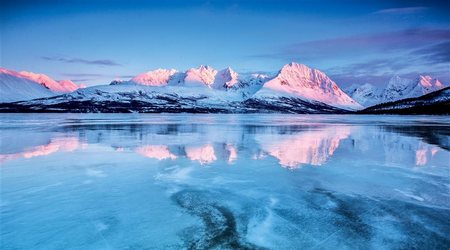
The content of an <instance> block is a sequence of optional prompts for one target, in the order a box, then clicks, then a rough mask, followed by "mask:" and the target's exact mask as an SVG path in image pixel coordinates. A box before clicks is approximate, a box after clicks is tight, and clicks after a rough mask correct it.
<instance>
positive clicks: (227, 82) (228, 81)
mask: <svg viewBox="0 0 450 250" xmlns="http://www.w3.org/2000/svg"><path fill="white" fill-rule="evenodd" d="M238 76H239V75H238V73H236V71H234V70H232V69H231V68H230V67H228V68H226V69H223V70H221V71H218V72H217V74H216V76H215V78H214V84H213V87H214V88H216V89H224V88H225V89H230V88H232V87H233V86H234V85H236V84H237V83H238V82H239V80H238Z"/></svg>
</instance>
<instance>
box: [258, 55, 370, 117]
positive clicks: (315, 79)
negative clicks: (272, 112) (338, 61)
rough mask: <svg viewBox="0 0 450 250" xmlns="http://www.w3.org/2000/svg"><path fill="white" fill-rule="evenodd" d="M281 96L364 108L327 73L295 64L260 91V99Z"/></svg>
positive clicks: (281, 71) (285, 67) (287, 66)
mask: <svg viewBox="0 0 450 250" xmlns="http://www.w3.org/2000/svg"><path fill="white" fill-rule="evenodd" d="M279 94H284V95H288V96H292V97H298V98H301V99H304V100H316V101H320V102H323V103H325V104H328V105H331V106H337V107H341V108H350V109H361V108H362V106H361V105H360V104H358V103H357V102H355V101H354V100H353V99H352V98H351V97H349V96H348V95H347V94H345V93H344V91H342V90H341V89H340V88H339V86H338V85H337V84H336V83H335V82H334V81H333V80H331V79H330V78H329V77H328V76H327V75H326V74H325V73H323V72H322V71H320V70H317V69H312V68H309V67H308V66H306V65H304V64H299V63H295V62H292V63H289V64H286V65H285V66H283V68H282V69H281V70H280V71H279V72H278V74H277V75H276V76H275V78H273V79H271V80H269V81H267V82H266V83H265V84H264V86H263V88H262V89H261V90H260V91H259V96H260V97H263V96H266V97H270V96H273V95H275V96H276V95H279Z"/></svg>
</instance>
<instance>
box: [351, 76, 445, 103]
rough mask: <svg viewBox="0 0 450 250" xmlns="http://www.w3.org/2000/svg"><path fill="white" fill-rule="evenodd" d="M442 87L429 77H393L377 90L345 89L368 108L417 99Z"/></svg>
mask: <svg viewBox="0 0 450 250" xmlns="http://www.w3.org/2000/svg"><path fill="white" fill-rule="evenodd" d="M444 87H445V86H444V84H442V83H441V82H440V81H439V80H438V79H433V78H432V77H431V76H421V75H420V76H418V77H417V78H416V79H414V80H412V79H407V78H402V77H400V76H394V77H392V78H391V79H390V80H389V83H388V84H387V86H386V87H385V88H377V87H375V86H374V85H371V84H363V85H361V86H356V85H352V86H350V87H349V88H347V89H346V92H347V94H349V95H350V96H351V97H352V98H353V99H354V100H355V101H357V102H359V103H360V104H361V105H363V106H365V107H370V106H373V105H376V104H380V103H386V102H393V101H398V100H402V99H406V98H414V97H419V96H422V95H425V94H428V93H431V92H434V91H437V90H440V89H442V88H444Z"/></svg>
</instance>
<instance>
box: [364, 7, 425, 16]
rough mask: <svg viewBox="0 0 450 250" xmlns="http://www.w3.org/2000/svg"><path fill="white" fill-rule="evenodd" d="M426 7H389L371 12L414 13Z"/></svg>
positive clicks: (422, 10)
mask: <svg viewBox="0 0 450 250" xmlns="http://www.w3.org/2000/svg"><path fill="white" fill-rule="evenodd" d="M428 9H430V8H428V7H404V8H390V9H382V10H379V11H376V12H374V13H373V14H396V15H402V14H416V13H420V12H424V11H427V10H428Z"/></svg>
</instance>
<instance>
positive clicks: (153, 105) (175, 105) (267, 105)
mask: <svg viewBox="0 0 450 250" xmlns="http://www.w3.org/2000/svg"><path fill="white" fill-rule="evenodd" d="M3 71H4V72H6V73H5V74H6V75H7V76H4V78H6V77H15V78H18V79H21V80H22V81H27V83H28V84H33V85H31V86H35V87H36V86H38V87H40V90H39V91H41V92H39V91H38V90H36V91H37V92H36V93H35V94H30V93H28V95H26V94H23V95H16V97H14V98H11V96H14V95H15V93H14V91H15V90H14V89H15V88H16V85H14V84H11V81H10V80H9V81H8V84H7V83H6V80H3V81H2V82H1V84H2V90H3V89H5V90H4V91H2V92H3V93H6V94H5V95H2V97H3V96H6V97H7V98H3V99H2V100H0V102H11V101H19V100H23V102H18V103H15V104H14V105H9V106H8V105H2V110H3V111H4V112H6V111H7V110H11V112H14V110H16V111H18V110H20V111H21V112H30V111H33V112H34V111H42V112H43V111H45V112H235V113H245V112H285V113H342V112H350V111H355V110H360V109H362V106H361V105H360V104H363V105H364V106H371V105H374V104H378V103H381V102H386V101H391V100H398V99H402V98H410V97H416V96H419V95H422V94H423V93H429V92H430V91H434V90H436V89H440V88H442V87H443V86H444V85H443V84H442V83H441V82H439V81H438V80H436V79H432V78H431V77H429V76H420V77H418V78H417V80H414V81H411V80H408V79H403V78H400V77H394V78H392V79H391V81H390V82H389V84H388V85H387V87H386V88H385V89H381V88H377V87H375V86H373V85H371V84H364V85H362V86H355V85H353V86H351V87H350V88H347V89H346V92H347V93H348V95H347V94H346V93H345V92H344V91H343V90H341V89H340V88H339V86H338V85H337V84H336V83H335V82H334V81H333V80H331V79H330V78H329V77H328V76H327V75H326V74H325V73H323V72H321V71H319V70H317V69H312V68H309V67H308V66H306V65H303V64H298V63H290V64H287V65H285V66H284V67H283V68H282V69H281V70H280V71H279V72H278V73H277V74H275V75H273V76H268V75H264V74H242V75H240V74H238V73H237V72H235V71H234V70H233V69H231V68H229V67H228V68H225V69H223V70H216V69H214V68H212V67H210V66H203V65H202V66H200V67H198V68H191V69H188V70H187V71H185V72H180V71H177V70H175V69H156V70H152V71H148V72H145V73H142V74H139V75H137V76H136V77H133V78H132V79H130V80H129V81H113V82H111V84H109V85H98V86H92V87H89V88H85V89H78V88H79V86H76V85H75V84H74V83H73V82H71V81H59V82H57V81H54V80H53V79H51V78H49V77H48V76H46V75H42V74H34V73H29V72H25V73H17V72H13V73H9V71H7V70H3ZM7 73H8V74H7ZM30 79H31V80H30ZM22 85H24V86H25V84H24V83H22ZM22 85H19V84H17V86H22ZM38 87H36V88H38ZM75 88H76V90H75ZM8 89H9V90H8ZM52 90H53V91H52ZM57 90H59V91H62V90H64V91H66V92H68V91H72V90H75V91H73V92H70V93H67V94H63V95H59V96H54V95H56V91H57ZM7 91H9V92H7ZM16 92H17V91H16ZM3 93H2V94H3ZM349 95H350V96H352V97H353V98H352V97H350V96H349ZM52 96H54V97H52ZM41 97H45V98H46V99H37V100H31V101H27V100H30V99H35V98H41ZM8 98H9V99H8Z"/></svg>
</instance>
